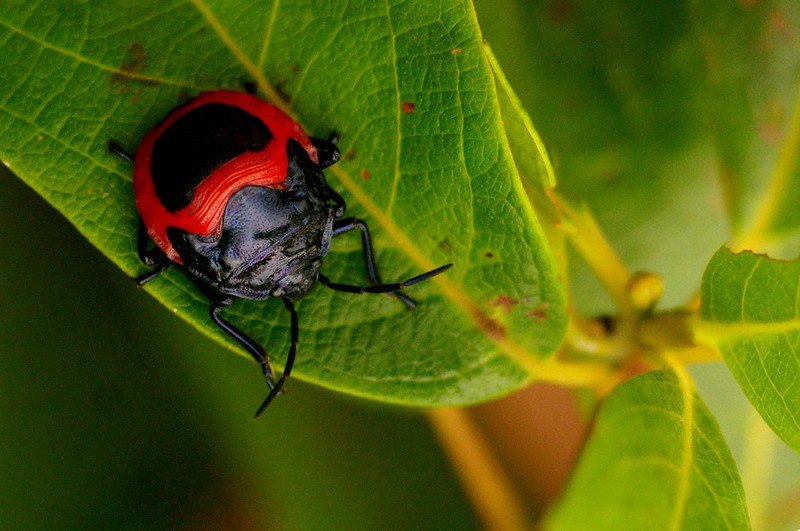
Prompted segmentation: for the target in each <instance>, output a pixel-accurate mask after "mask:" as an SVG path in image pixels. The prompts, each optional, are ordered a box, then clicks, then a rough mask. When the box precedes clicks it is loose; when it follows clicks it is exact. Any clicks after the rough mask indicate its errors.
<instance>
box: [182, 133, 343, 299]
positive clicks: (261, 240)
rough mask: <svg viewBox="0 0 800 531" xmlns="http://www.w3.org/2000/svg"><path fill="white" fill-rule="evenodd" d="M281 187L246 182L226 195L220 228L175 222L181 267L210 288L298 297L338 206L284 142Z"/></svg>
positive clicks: (296, 149) (310, 280) (315, 171)
mask: <svg viewBox="0 0 800 531" xmlns="http://www.w3.org/2000/svg"><path fill="white" fill-rule="evenodd" d="M288 150H289V152H290V153H289V155H290V157H289V158H290V162H289V169H288V174H287V178H286V181H285V182H284V188H283V189H274V188H265V187H259V186H248V187H245V188H242V189H241V190H239V191H238V192H236V193H235V194H234V195H233V196H231V198H230V200H229V201H228V204H227V205H226V207H225V214H224V219H223V223H222V228H221V231H220V234H218V235H213V234H212V235H209V236H200V235H195V234H189V233H186V232H184V231H181V230H178V229H174V230H170V231H169V232H168V234H169V238H170V240H171V242H172V244H173V245H174V246H175V248H176V249H177V250H178V252H179V253H180V254H181V256H182V258H183V262H184V267H185V270H186V272H187V273H188V274H189V276H190V277H192V278H193V279H194V280H195V281H196V282H197V283H198V284H200V285H202V286H204V287H205V288H206V289H207V290H210V291H211V292H212V294H217V295H223V296H234V297H243V298H249V299H265V298H267V297H288V298H298V297H301V296H303V295H305V293H307V292H308V291H309V290H310V289H311V288H312V287H313V285H314V284H315V282H316V280H317V275H318V272H319V267H320V265H321V264H322V258H323V257H324V256H325V255H326V254H327V252H328V248H329V246H330V241H331V238H332V237H333V228H332V227H333V218H334V215H335V210H336V207H335V206H334V205H333V204H331V201H330V197H329V195H328V194H327V193H326V190H328V187H327V184H326V183H325V180H324V177H323V175H322V172H321V171H320V170H319V168H318V167H317V166H316V165H315V164H314V163H313V162H311V160H310V159H309V158H308V156H307V155H306V153H305V151H304V150H303V148H302V147H301V146H299V144H296V143H292V142H290V146H289V147H288Z"/></svg>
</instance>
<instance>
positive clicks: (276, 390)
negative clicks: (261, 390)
mask: <svg viewBox="0 0 800 531" xmlns="http://www.w3.org/2000/svg"><path fill="white" fill-rule="evenodd" d="M282 300H283V305H284V306H285V307H286V309H287V310H289V315H291V317H292V326H291V332H290V333H291V343H290V344H289V353H288V354H287V355H286V365H285V366H284V367H283V374H282V375H281V378H280V380H278V383H276V384H275V386H274V387H272V389H271V390H270V392H269V395H267V398H265V399H264V402H263V403H262V404H261V407H260V408H258V411H256V417H258V416H259V415H260V414H261V413H263V412H264V410H265V409H267V406H269V405H270V403H271V402H272V399H274V398H275V397H276V396H278V395H279V394H281V393H282V389H283V383H284V382H285V381H286V378H288V377H289V375H290V374H291V373H292V367H293V366H294V357H295V354H296V353H297V341H298V339H299V336H300V325H299V324H298V320H297V311H295V309H294V304H292V301H291V300H289V299H282Z"/></svg>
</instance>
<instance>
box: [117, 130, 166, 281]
mask: <svg viewBox="0 0 800 531" xmlns="http://www.w3.org/2000/svg"><path fill="white" fill-rule="evenodd" d="M108 151H109V153H113V154H114V155H116V156H118V157H120V158H121V159H124V160H127V161H128V162H133V155H131V154H130V153H128V152H127V151H125V149H124V148H123V147H122V146H120V145H119V144H118V143H117V142H116V141H114V140H109V142H108ZM149 243H150V236H148V234H147V228H146V227H145V226H144V223H142V221H141V220H139V235H138V237H137V240H136V251H137V252H138V253H139V260H141V261H142V263H143V264H144V265H146V266H149V267H153V268H154V269H153V270H152V271H148V272H147V273H144V274H142V275H139V276H138V277H136V283H137V284H139V285H140V286H143V285H145V284H147V283H148V282H150V281H151V280H153V279H154V278H156V277H157V276H158V275H160V274H161V272H162V271H164V270H165V269H166V268H168V267H169V266H170V264H171V263H172V262H170V260H169V258H167V255H165V254H164V251H162V250H161V249H159V248H158V247H153V248H152V249H148V245H149Z"/></svg>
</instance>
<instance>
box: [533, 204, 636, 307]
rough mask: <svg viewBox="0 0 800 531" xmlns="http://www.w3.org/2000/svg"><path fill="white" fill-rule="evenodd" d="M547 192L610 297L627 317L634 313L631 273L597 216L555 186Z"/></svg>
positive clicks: (581, 253) (581, 252) (574, 241)
mask: <svg viewBox="0 0 800 531" xmlns="http://www.w3.org/2000/svg"><path fill="white" fill-rule="evenodd" d="M548 195H549V196H550V199H551V200H552V201H553V203H554V204H555V205H556V206H557V207H558V209H559V210H560V211H561V212H562V213H563V214H564V215H565V220H564V222H565V230H566V233H567V236H568V237H569V240H570V242H571V243H572V245H573V246H574V247H575V249H576V250H577V251H578V253H579V254H580V255H581V258H582V259H583V260H584V261H585V262H586V263H587V264H588V265H589V267H590V268H591V269H592V271H593V272H594V274H595V275H596V276H597V278H598V279H599V280H600V282H601V283H602V284H603V287H604V288H605V290H606V292H608V294H609V296H610V297H611V300H612V301H613V302H614V304H615V305H616V306H617V308H618V309H619V311H620V314H621V317H622V318H623V319H627V318H629V317H632V316H633V314H634V313H635V312H634V310H633V308H632V306H631V304H630V301H629V300H628V293H627V290H628V283H629V282H630V279H631V274H630V272H629V271H628V269H627V268H626V267H625V265H624V264H623V263H622V260H620V259H619V257H618V256H617V253H616V252H615V251H614V249H613V248H612V247H611V244H610V243H609V242H608V240H607V239H606V237H605V235H604V234H603V232H602V230H600V227H599V226H598V225H597V222H596V221H595V219H594V217H592V215H591V213H589V212H588V211H587V210H586V209H583V208H576V207H574V206H572V205H571V204H570V203H569V201H566V200H564V198H562V197H561V196H559V195H558V194H557V193H556V192H555V191H554V190H549V191H548Z"/></svg>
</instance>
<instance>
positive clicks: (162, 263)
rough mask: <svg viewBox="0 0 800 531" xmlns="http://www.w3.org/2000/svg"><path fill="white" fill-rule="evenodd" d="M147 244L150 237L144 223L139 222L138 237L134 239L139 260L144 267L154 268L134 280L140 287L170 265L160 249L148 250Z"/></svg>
mask: <svg viewBox="0 0 800 531" xmlns="http://www.w3.org/2000/svg"><path fill="white" fill-rule="evenodd" d="M149 243H150V236H149V235H148V234H147V228H145V226H144V223H142V222H141V221H139V236H138V237H137V239H136V250H137V252H138V253H139V260H141V261H142V263H143V264H144V265H146V266H149V267H152V268H154V269H153V270H152V271H148V272H147V273H144V274H143V275H140V276H139V277H137V278H136V283H137V284H139V285H140V286H142V285H144V284H147V283H148V282H150V281H151V280H153V279H154V278H156V277H157V276H158V275H160V274H161V272H162V271H164V270H165V269H167V268H168V267H169V266H170V265H171V264H172V262H171V261H170V260H169V258H167V255H166V254H164V251H162V250H161V249H160V248H158V247H153V248H152V249H148V245H149Z"/></svg>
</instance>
